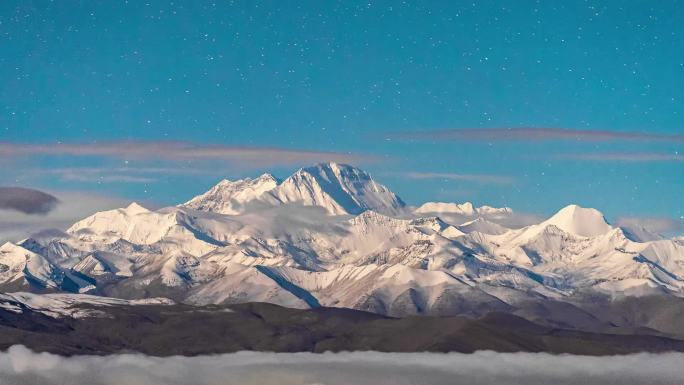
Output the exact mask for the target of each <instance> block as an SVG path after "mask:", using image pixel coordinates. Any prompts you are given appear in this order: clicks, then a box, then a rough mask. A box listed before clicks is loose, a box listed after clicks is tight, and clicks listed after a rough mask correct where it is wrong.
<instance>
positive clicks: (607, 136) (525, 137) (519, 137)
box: [390, 127, 684, 142]
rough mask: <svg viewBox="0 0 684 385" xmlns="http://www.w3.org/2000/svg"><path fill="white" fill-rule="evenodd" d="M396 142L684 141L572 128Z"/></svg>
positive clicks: (420, 136) (460, 132) (415, 135)
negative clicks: (435, 140)
mask: <svg viewBox="0 0 684 385" xmlns="http://www.w3.org/2000/svg"><path fill="white" fill-rule="evenodd" d="M390 136H391V137H396V138H399V139H417V140H433V139H440V140H461V141H487V142H490V141H547V140H564V141H575V142H606V141H637V140H638V141H667V142H684V134H660V133H650V132H628V131H609V130H589V129H576V128H546V127H511V128H454V129H444V130H427V131H413V132H404V133H396V134H391V135H390Z"/></svg>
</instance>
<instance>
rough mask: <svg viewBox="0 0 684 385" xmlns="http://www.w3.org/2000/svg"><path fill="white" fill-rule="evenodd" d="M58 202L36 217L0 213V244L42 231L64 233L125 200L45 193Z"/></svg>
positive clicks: (126, 201)
mask: <svg viewBox="0 0 684 385" xmlns="http://www.w3.org/2000/svg"><path fill="white" fill-rule="evenodd" d="M48 193H49V195H51V196H54V197H55V198H56V199H57V200H59V202H60V203H59V205H57V206H56V207H55V208H54V209H53V210H51V211H49V212H47V213H45V214H43V215H40V216H36V215H27V214H25V213H23V212H20V211H5V212H2V216H1V218H0V242H4V241H17V240H20V239H23V238H26V237H28V236H30V235H32V234H34V233H36V232H40V231H43V230H46V229H59V230H64V229H66V228H67V227H69V226H70V225H72V224H73V223H74V222H76V221H78V220H80V219H83V218H85V217H87V216H89V215H92V214H93V213H95V212H97V211H102V210H109V209H113V208H117V207H124V206H126V205H127V204H128V203H130V201H129V200H124V199H121V198H116V197H111V196H107V195H102V194H95V193H90V192H82V191H49V192H48Z"/></svg>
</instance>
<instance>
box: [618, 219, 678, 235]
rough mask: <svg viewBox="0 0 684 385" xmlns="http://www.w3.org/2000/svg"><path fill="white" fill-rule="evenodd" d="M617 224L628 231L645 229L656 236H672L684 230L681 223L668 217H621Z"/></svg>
mask: <svg viewBox="0 0 684 385" xmlns="http://www.w3.org/2000/svg"><path fill="white" fill-rule="evenodd" d="M615 224H616V225H617V226H620V227H625V228H627V229H637V228H643V229H645V230H647V231H649V232H651V233H654V234H672V233H675V232H677V231H680V230H682V228H684V226H683V225H682V222H681V221H678V220H676V219H672V218H666V217H619V218H617V219H616V220H615Z"/></svg>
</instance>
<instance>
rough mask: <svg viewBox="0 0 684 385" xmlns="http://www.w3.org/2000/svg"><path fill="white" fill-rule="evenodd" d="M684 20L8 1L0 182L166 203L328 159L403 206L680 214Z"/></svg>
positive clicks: (647, 10)
mask: <svg viewBox="0 0 684 385" xmlns="http://www.w3.org/2000/svg"><path fill="white" fill-rule="evenodd" d="M683 26H684V4H682V2H680V1H665V0H664V1H657V2H654V1H635V0H631V1H624V0H620V1H563V2H560V1H524V0H515V1H432V2H395V1H392V2H375V1H365V2H356V1H299V2H282V1H244V2H242V1H215V2H200V1H197V2H195V1H192V2H190V1H187V2H186V1H88V2H80V1H56V2H51V1H11V0H6V1H2V2H0V39H1V40H0V41H1V42H2V43H1V44H2V46H1V49H0V68H2V70H1V71H0V164H1V165H2V166H1V167H0V185H3V186H21V187H29V188H36V189H40V190H43V191H48V192H51V193H55V194H56V195H58V197H59V194H62V195H63V196H68V197H74V196H76V197H78V196H79V194H81V195H80V196H85V195H87V196H88V197H90V198H89V199H91V201H93V199H95V198H93V197H100V198H101V200H102V202H104V203H103V204H105V205H113V204H118V203H119V201H129V200H137V201H141V202H144V203H147V204H149V205H153V206H157V207H160V206H164V205H170V204H176V203H180V202H183V201H186V200H188V199H189V198H191V197H192V196H194V195H196V194H199V193H201V192H203V191H205V190H206V189H207V188H209V187H210V186H211V185H213V184H215V183H216V182H217V181H218V180H220V179H222V178H230V179H234V178H239V177H246V176H256V175H258V174H260V173H261V172H264V171H271V172H273V173H274V174H275V175H276V176H278V177H281V178H282V177H286V176H287V175H289V173H291V172H292V171H294V170H296V169H297V168H299V167H301V166H307V165H310V164H313V163H316V162H318V161H325V160H335V161H340V162H345V163H351V164H355V165H357V166H360V167H361V168H363V169H365V170H367V171H369V172H370V173H371V174H372V175H373V176H374V177H375V178H376V179H377V180H379V181H381V182H382V183H384V184H385V185H387V186H389V187H390V188H391V189H392V190H393V191H395V192H396V193H397V194H399V195H400V196H401V197H402V198H403V199H404V200H405V201H407V202H408V203H410V204H420V203H422V202H425V201H435V200H439V201H454V202H462V201H472V202H474V203H475V204H477V205H481V204H489V205H493V206H503V205H507V206H510V207H512V208H513V209H514V210H517V211H520V212H528V213H534V214H538V215H541V216H546V215H549V214H552V213H554V212H555V211H557V210H558V209H559V208H560V207H562V206H564V205H566V204H568V203H578V204H580V205H583V206H590V207H596V208H598V209H600V210H601V211H602V212H603V213H604V214H605V215H606V217H607V218H608V219H609V220H611V221H620V220H636V219H639V218H641V219H642V220H643V221H644V222H649V221H650V222H649V223H652V224H656V225H657V226H661V227H662V228H663V230H662V231H666V232H668V231H669V232H672V231H675V232H676V231H680V230H681V222H682V220H683V218H684V210H683V209H682V198H684V154H683V153H682V150H683V147H684V124H683V120H684V27H683ZM91 201H89V202H91ZM88 207H91V206H88ZM635 218H636V219H635ZM680 232H681V231H680Z"/></svg>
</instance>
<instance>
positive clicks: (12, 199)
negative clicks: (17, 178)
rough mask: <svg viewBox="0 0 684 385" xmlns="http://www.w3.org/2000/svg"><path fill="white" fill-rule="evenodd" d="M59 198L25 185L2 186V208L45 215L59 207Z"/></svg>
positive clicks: (0, 195) (0, 203)
mask: <svg viewBox="0 0 684 385" xmlns="http://www.w3.org/2000/svg"><path fill="white" fill-rule="evenodd" d="M58 203H59V200H58V199H57V198H55V197H54V196H52V195H50V194H48V193H44V192H42V191H38V190H34V189H30V188H23V187H0V209H3V210H14V211H19V212H21V213H24V214H28V215H35V214H42V215H45V214H47V213H49V212H50V211H52V210H54V209H55V207H57V204H58Z"/></svg>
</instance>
